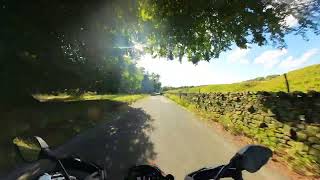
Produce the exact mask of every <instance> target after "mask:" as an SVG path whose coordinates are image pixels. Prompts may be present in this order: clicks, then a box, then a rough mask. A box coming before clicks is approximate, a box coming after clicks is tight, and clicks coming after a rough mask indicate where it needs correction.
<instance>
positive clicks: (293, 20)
mask: <svg viewBox="0 0 320 180" xmlns="http://www.w3.org/2000/svg"><path fill="white" fill-rule="evenodd" d="M284 21H285V23H284V24H285V25H286V26H288V27H295V26H297V25H298V19H297V18H295V17H293V16H292V15H289V16H287V17H286V18H285V19H284Z"/></svg>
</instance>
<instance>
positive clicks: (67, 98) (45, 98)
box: [33, 93, 148, 104]
mask: <svg viewBox="0 0 320 180" xmlns="http://www.w3.org/2000/svg"><path fill="white" fill-rule="evenodd" d="M33 96H34V97H35V98H36V99H38V100H39V101H41V102H50V101H54V102H72V101H91V100H110V101H118V102H124V103H129V104H130V103H133V102H135V101H137V100H139V99H142V98H144V97H146V96H148V95H147V94H105V95H97V94H94V93H86V94H82V95H80V96H72V95H68V94H65V93H63V94H58V95H50V94H36V95H33Z"/></svg>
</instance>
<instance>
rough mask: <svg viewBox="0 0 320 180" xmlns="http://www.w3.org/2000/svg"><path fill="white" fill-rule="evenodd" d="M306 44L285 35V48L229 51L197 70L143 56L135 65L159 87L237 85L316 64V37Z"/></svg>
mask: <svg viewBox="0 0 320 180" xmlns="http://www.w3.org/2000/svg"><path fill="white" fill-rule="evenodd" d="M308 38H309V41H306V40H304V39H303V38H302V37H301V36H297V35H287V37H286V38H285V40H286V43H287V48H285V49H282V50H281V49H277V48H275V47H272V46H271V45H270V46H263V47H258V46H252V47H251V48H250V49H247V50H243V49H239V48H237V47H233V49H232V50H230V51H227V52H224V53H222V54H221V56H220V58H219V59H213V60H211V61H210V62H209V63H208V62H205V61H203V62H200V63H199V64H198V65H197V66H195V65H193V64H192V63H190V62H187V60H186V59H184V60H183V62H182V63H180V62H178V60H173V61H168V60H166V59H161V58H160V59H159V58H156V59H153V58H152V57H151V56H150V55H148V54H147V55H145V56H143V57H142V58H141V59H140V60H139V61H138V65H139V66H141V67H144V68H145V69H146V70H147V71H148V72H154V73H158V74H160V81H161V82H162V84H163V86H174V87H178V86H187V85H188V86H190V85H205V84H225V83H233V82H240V81H243V80H248V79H252V78H255V77H260V76H267V75H271V74H283V73H285V72H288V71H291V70H294V69H299V68H302V67H305V66H309V65H312V64H319V63H320V36H316V35H314V34H311V33H310V34H309V35H308Z"/></svg>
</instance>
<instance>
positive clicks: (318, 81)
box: [167, 64, 320, 93]
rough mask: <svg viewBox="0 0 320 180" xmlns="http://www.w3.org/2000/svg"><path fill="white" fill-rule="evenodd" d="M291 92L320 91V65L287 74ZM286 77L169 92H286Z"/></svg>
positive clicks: (171, 91)
mask: <svg viewBox="0 0 320 180" xmlns="http://www.w3.org/2000/svg"><path fill="white" fill-rule="evenodd" d="M287 77H288V81H289V86H290V91H302V92H307V91H309V90H314V91H320V64H317V65H313V66H308V67H305V68H302V69H298V70H295V71H290V72H288V73H287ZM286 90H287V89H286V86H285V79H284V76H283V75H281V76H278V77H275V78H272V79H270V80H264V81H247V82H240V83H233V84H213V85H206V86H197V87H192V88H179V89H174V90H169V91H167V92H169V93H179V92H184V93H199V92H201V93H209V92H242V91H273V92H277V91H284V92H286Z"/></svg>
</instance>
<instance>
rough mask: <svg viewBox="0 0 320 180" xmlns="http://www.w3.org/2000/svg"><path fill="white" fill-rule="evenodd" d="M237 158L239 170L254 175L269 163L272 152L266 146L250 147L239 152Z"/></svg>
mask: <svg viewBox="0 0 320 180" xmlns="http://www.w3.org/2000/svg"><path fill="white" fill-rule="evenodd" d="M236 157H237V158H235V159H236V164H237V166H238V168H241V169H242V170H247V171H248V172H250V173H254V172H256V171H258V170H259V169H260V168H261V167H262V166H263V165H265V164H266V163H267V162H268V160H269V158H270V157H272V151H271V150H270V149H269V148H267V147H264V146H260V145H248V146H246V147H244V148H242V149H241V150H240V151H238V153H237V155H236Z"/></svg>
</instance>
